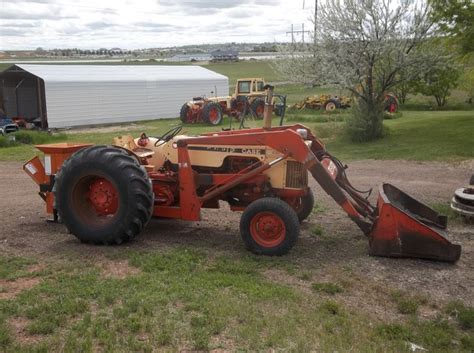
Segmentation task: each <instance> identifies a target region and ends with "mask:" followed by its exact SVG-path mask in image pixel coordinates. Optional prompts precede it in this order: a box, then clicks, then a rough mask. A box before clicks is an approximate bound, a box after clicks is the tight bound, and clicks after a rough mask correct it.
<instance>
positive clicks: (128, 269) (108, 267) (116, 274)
mask: <svg viewBox="0 0 474 353" xmlns="http://www.w3.org/2000/svg"><path fill="white" fill-rule="evenodd" d="M100 267H101V268H102V271H103V275H104V277H105V278H119V279H123V278H126V277H129V276H133V275H138V274H140V273H141V271H140V270H139V269H138V268H136V267H133V266H130V265H129V264H128V261H126V260H121V261H107V262H104V263H103V264H101V265H100Z"/></svg>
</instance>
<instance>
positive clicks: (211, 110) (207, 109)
mask: <svg viewBox="0 0 474 353" xmlns="http://www.w3.org/2000/svg"><path fill="white" fill-rule="evenodd" d="M202 118H203V120H204V122H206V123H208V124H211V125H219V124H220V123H222V118H223V114H222V108H221V106H220V105H219V104H217V103H212V102H210V103H207V104H206V105H205V106H204V108H203V110H202Z"/></svg>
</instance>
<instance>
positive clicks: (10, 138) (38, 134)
mask: <svg viewBox="0 0 474 353" xmlns="http://www.w3.org/2000/svg"><path fill="white" fill-rule="evenodd" d="M64 140H67V135H66V134H63V133H59V134H51V133H49V132H45V131H25V130H22V131H18V132H15V133H11V134H8V135H7V136H0V148H1V147H12V146H17V145H19V144H25V145H40V144H44V143H51V142H57V141H64Z"/></svg>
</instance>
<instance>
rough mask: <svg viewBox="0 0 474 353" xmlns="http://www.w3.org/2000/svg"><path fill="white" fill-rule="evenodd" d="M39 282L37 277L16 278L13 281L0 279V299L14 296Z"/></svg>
mask: <svg viewBox="0 0 474 353" xmlns="http://www.w3.org/2000/svg"><path fill="white" fill-rule="evenodd" d="M39 282H40V279H39V278H18V279H16V280H14V281H5V280H0V299H11V298H14V297H16V296H17V295H18V294H20V293H21V292H22V291H24V290H27V289H30V288H33V287H34V286H36V285H38V283H39Z"/></svg>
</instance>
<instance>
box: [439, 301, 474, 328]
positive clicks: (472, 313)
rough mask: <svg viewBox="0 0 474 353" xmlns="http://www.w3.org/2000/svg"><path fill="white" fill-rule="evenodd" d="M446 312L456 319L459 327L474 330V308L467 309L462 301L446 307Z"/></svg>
mask: <svg viewBox="0 0 474 353" xmlns="http://www.w3.org/2000/svg"><path fill="white" fill-rule="evenodd" d="M445 311H446V312H447V313H448V314H449V315H450V316H452V317H455V318H456V319H457V321H458V323H459V325H460V326H461V327H462V328H463V329H465V330H470V329H473V328H474V308H471V307H466V306H465V305H464V304H463V303H462V302H460V301H453V302H451V303H449V304H448V305H447V306H446V309H445Z"/></svg>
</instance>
